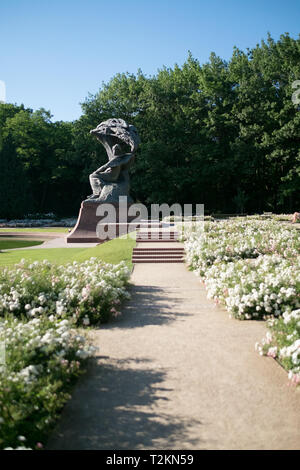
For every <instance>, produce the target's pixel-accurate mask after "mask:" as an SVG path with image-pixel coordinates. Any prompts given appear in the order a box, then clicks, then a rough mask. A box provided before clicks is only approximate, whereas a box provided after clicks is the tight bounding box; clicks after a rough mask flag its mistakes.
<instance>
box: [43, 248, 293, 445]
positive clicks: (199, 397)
mask: <svg viewBox="0 0 300 470" xmlns="http://www.w3.org/2000/svg"><path fill="white" fill-rule="evenodd" d="M139 245H140V246H143V247H145V245H146V244H145V243H143V244H139ZM159 245H161V246H164V247H166V248H167V244H166V243H159ZM174 245H177V243H176V244H175V243H172V246H173V247H174ZM147 246H149V247H151V246H156V247H160V246H158V244H157V243H156V244H153V243H152V244H151V243H149V244H147ZM178 246H180V245H179V244H178ZM131 281H132V283H133V287H132V299H131V300H130V301H128V302H127V304H126V305H125V307H124V308H123V311H122V316H121V317H119V318H118V319H116V320H115V321H114V322H113V323H110V324H108V325H106V326H102V327H101V328H99V329H96V330H93V331H92V336H93V340H94V343H96V345H97V346H98V347H99V352H98V356H97V358H95V359H94V360H93V362H92V363H91V364H90V366H89V368H88V373H87V374H86V375H85V376H84V377H83V378H82V379H81V380H80V382H79V384H78V385H77V386H76V388H75V390H74V393H73V396H72V399H71V400H70V401H69V402H68V404H67V405H66V407H65V408H64V410H63V413H62V419H61V420H60V422H59V423H58V426H57V427H56V429H55V432H54V433H53V435H52V437H51V438H50V440H49V442H48V446H47V447H48V449H105V450H111V449H114V450H122V449H127V450H129V449H130V450H132V449H166V450H168V449H298V448H299V447H300V413H299V411H300V393H299V392H300V390H299V389H298V390H297V389H296V388H294V387H289V386H288V385H287V384H288V377H287V373H286V372H285V371H284V370H283V369H282V368H281V366H280V365H278V364H277V363H276V362H275V361H274V360H273V359H271V358H266V357H260V356H259V355H258V353H257V352H255V350H254V344H255V342H256V341H260V340H261V338H262V337H263V336H264V335H265V333H266V328H265V325H264V324H263V322H258V321H244V322H241V321H238V320H235V319H230V318H229V316H228V313H227V312H226V311H225V310H224V309H222V308H220V307H217V306H215V305H214V303H213V302H212V301H210V300H208V299H207V297H206V292H205V288H204V287H203V286H202V285H201V284H200V282H199V279H198V278H197V277H196V276H195V275H194V274H193V273H191V272H189V271H188V270H187V268H186V267H185V266H184V264H137V265H135V267H134V271H133V274H132V279H131Z"/></svg>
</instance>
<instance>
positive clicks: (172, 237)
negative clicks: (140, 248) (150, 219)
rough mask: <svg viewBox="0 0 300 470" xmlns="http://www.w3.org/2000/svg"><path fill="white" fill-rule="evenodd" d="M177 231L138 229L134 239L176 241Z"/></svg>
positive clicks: (138, 240)
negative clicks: (145, 230)
mask: <svg viewBox="0 0 300 470" xmlns="http://www.w3.org/2000/svg"><path fill="white" fill-rule="evenodd" d="M177 238H178V233H177V232H170V231H165V232H163V231H160V232H155V231H148V232H144V231H138V232H137V235H136V241H137V242H138V243H139V242H177Z"/></svg>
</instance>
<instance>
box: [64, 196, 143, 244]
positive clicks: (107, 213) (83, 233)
mask: <svg viewBox="0 0 300 470" xmlns="http://www.w3.org/2000/svg"><path fill="white" fill-rule="evenodd" d="M108 206H109V208H108ZM130 206H131V204H118V203H110V204H105V203H101V202H100V203H99V202H97V201H83V202H82V203H81V207H80V211H79V216H78V219H77V223H76V225H75V227H74V228H73V230H72V232H71V233H70V234H69V235H68V236H67V237H66V241H67V243H104V242H106V241H108V240H112V239H113V238H117V237H119V236H121V235H126V234H127V233H129V232H133V231H135V230H136V229H137V228H139V226H140V224H139V223H137V224H133V223H132V224H131V222H132V221H133V220H134V219H136V218H137V217H138V215H135V216H128V209H129V207H130Z"/></svg>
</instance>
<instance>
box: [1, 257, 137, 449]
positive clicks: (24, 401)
mask: <svg viewBox="0 0 300 470" xmlns="http://www.w3.org/2000/svg"><path fill="white" fill-rule="evenodd" d="M129 276H130V271H129V269H128V268H127V266H126V264H125V263H123V262H122V263H120V264H118V265H111V264H106V263H103V262H101V261H100V260H99V259H97V258H91V259H90V260H88V261H85V262H83V263H77V262H73V263H69V264H66V265H55V264H51V263H49V262H48V261H43V262H34V263H31V264H30V263H26V262H21V263H19V264H18V265H15V266H14V267H6V268H3V269H1V271H0V353H1V352H2V357H1V354H0V449H41V448H43V446H44V444H45V440H46V439H47V436H48V435H49V431H50V430H51V429H52V428H53V425H54V423H55V421H56V420H57V417H58V416H59V413H60V411H61V409H62V407H63V405H64V404H65V402H66V401H67V400H68V399H69V397H70V391H71V388H72V386H73V384H74V382H75V381H76V379H77V378H78V376H79V375H80V374H81V373H82V372H83V370H84V364H85V362H86V360H87V358H89V357H90V356H92V355H93V354H94V353H95V348H93V346H91V345H90V344H89V342H88V340H87V337H86V333H85V331H84V329H83V328H84V327H85V326H90V325H93V324H101V323H104V322H107V321H108V320H110V319H112V318H115V317H117V316H118V315H120V304H121V302H122V300H124V299H127V298H129V294H128V292H127V286H128V280H129ZM1 347H2V348H1ZM3 351H4V352H3ZM3 354H4V357H3ZM1 359H2V361H1Z"/></svg>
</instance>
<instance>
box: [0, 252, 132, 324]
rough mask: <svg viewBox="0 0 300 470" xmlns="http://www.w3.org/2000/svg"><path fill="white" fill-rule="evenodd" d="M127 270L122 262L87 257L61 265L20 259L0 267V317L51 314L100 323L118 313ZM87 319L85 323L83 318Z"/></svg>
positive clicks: (32, 316) (27, 316) (123, 295)
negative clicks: (17, 263) (107, 261)
mask: <svg viewBox="0 0 300 470" xmlns="http://www.w3.org/2000/svg"><path fill="white" fill-rule="evenodd" d="M129 276H130V271H129V269H128V268H127V266H126V264H125V263H123V262H122V263H120V264H117V265H111V264H106V263H103V262H100V261H99V260H97V258H90V259H89V260H87V261H85V262H83V263H78V262H76V261H74V262H73V263H69V264H65V265H55V264H51V263H49V262H48V261H46V260H45V261H42V262H38V261H35V262H34V263H31V264H29V263H25V262H21V263H20V264H19V265H16V266H15V267H14V268H11V267H6V268H3V269H2V270H1V271H0V317H1V316H5V315H7V314H10V313H11V314H13V315H14V316H16V317H19V318H23V317H25V318H27V319H28V320H30V319H32V318H36V317H39V316H40V315H48V316H50V315H55V316H57V317H58V318H67V317H72V318H73V319H74V321H75V322H76V324H77V325H80V324H93V323H103V322H105V321H107V320H109V319H110V318H111V317H115V316H117V315H118V314H119V312H118V306H119V304H120V302H121V301H122V300H124V299H126V298H127V297H128V292H127V290H126V287H127V283H128V279H129ZM87 319H88V322H89V323H87V321H86V320H87Z"/></svg>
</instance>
